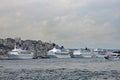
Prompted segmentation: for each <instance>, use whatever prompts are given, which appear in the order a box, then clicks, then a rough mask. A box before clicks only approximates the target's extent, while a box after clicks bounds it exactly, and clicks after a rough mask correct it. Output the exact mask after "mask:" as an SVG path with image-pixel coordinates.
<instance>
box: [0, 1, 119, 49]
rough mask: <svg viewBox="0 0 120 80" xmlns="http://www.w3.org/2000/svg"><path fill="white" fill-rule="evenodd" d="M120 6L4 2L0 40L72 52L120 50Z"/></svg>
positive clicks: (87, 3) (98, 2)
mask: <svg viewBox="0 0 120 80" xmlns="http://www.w3.org/2000/svg"><path fill="white" fill-rule="evenodd" d="M8 2H9V3H8ZM107 3H109V4H107ZM119 3H120V1H119V0H109V1H107V0H100V1H97V0H59V1H58V0H50V1H49V0H44V1H43V0H11V1H8V0H1V3H0V12H1V13H0V30H1V32H0V36H1V37H3V38H5V37H16V36H18V37H19V36H20V37H22V38H24V39H41V40H44V41H53V42H56V43H58V44H60V45H65V46H66V47H73V48H74V47H77V48H79V47H85V46H88V47H116V48H119V47H120V43H119V40H120V37H119V30H120V28H119V23H118V22H119V19H120V15H119V14H120V11H119V10H120V5H119Z"/></svg>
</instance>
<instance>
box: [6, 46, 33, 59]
mask: <svg viewBox="0 0 120 80" xmlns="http://www.w3.org/2000/svg"><path fill="white" fill-rule="evenodd" d="M33 56H34V54H33V53H32V52H30V51H29V50H22V49H21V48H17V47H16V46H15V47H14V49H13V50H11V51H9V52H8V59H32V58H33Z"/></svg>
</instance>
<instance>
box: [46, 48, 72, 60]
mask: <svg viewBox="0 0 120 80" xmlns="http://www.w3.org/2000/svg"><path fill="white" fill-rule="evenodd" d="M47 56H48V58H71V55H70V51H69V50H66V49H64V50H61V49H57V48H55V47H54V48H53V49H51V50H49V51H48V52H47Z"/></svg>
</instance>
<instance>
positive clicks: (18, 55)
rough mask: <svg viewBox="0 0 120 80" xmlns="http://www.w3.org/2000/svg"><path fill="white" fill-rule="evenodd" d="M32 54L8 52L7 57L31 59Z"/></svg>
mask: <svg viewBox="0 0 120 80" xmlns="http://www.w3.org/2000/svg"><path fill="white" fill-rule="evenodd" d="M32 58H33V54H8V59H32Z"/></svg>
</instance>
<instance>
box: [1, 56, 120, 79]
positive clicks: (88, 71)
mask: <svg viewBox="0 0 120 80" xmlns="http://www.w3.org/2000/svg"><path fill="white" fill-rule="evenodd" d="M0 80H120V61H119V60H113V61H110V60H105V59H102V58H98V59H79V58H76V59H31V60H0Z"/></svg>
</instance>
